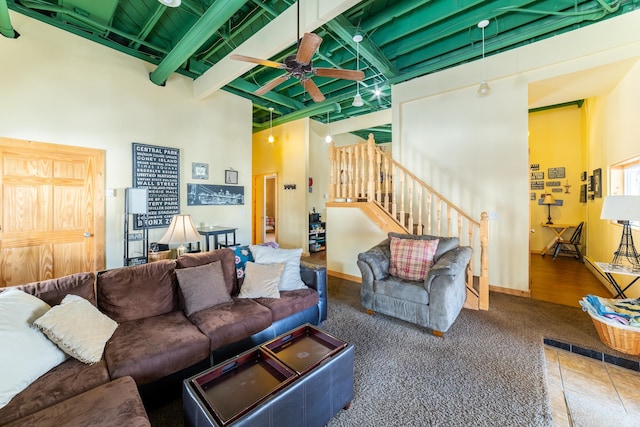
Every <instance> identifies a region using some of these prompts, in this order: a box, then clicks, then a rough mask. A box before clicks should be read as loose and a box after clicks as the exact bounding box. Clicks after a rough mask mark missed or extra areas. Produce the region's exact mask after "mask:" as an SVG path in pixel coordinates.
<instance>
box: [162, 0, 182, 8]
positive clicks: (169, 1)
mask: <svg viewBox="0 0 640 427" xmlns="http://www.w3.org/2000/svg"><path fill="white" fill-rule="evenodd" d="M158 1H159V2H160V3H162V4H163V5H165V6H167V7H178V6H180V3H182V0H158Z"/></svg>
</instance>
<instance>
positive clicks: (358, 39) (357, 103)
mask: <svg viewBox="0 0 640 427" xmlns="http://www.w3.org/2000/svg"><path fill="white" fill-rule="evenodd" d="M353 41H354V42H356V71H360V42H361V41H362V36H361V35H360V34H356V35H355V36H353ZM351 105H353V106H354V107H362V106H363V105H364V102H363V101H362V96H361V95H360V82H359V81H357V80H356V96H354V97H353V102H352V103H351Z"/></svg>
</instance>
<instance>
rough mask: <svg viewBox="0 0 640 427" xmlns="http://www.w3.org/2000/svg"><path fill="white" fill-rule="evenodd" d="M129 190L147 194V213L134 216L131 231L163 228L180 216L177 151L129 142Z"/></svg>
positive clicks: (176, 149) (178, 153) (175, 149)
mask: <svg viewBox="0 0 640 427" xmlns="http://www.w3.org/2000/svg"><path fill="white" fill-rule="evenodd" d="M131 147H132V159H133V187H136V188H147V189H148V190H149V198H148V203H149V213H148V214H147V215H145V216H143V215H134V223H133V228H134V229H135V230H140V229H141V228H142V227H143V226H144V225H146V226H147V227H148V228H163V227H168V226H169V224H171V218H173V215H175V214H179V213H180V149H178V148H171V147H163V146H158V145H147V144H139V143H137V142H133V143H132V144H131Z"/></svg>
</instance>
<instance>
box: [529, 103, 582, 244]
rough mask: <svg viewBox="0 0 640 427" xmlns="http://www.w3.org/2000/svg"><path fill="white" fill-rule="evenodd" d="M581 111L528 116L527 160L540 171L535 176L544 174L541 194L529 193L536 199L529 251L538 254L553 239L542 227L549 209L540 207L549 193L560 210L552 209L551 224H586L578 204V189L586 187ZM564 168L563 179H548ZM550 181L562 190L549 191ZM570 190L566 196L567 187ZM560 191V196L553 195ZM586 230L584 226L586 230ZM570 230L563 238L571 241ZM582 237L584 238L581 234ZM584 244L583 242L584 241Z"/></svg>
mask: <svg viewBox="0 0 640 427" xmlns="http://www.w3.org/2000/svg"><path fill="white" fill-rule="evenodd" d="M583 117H584V114H583V110H582V109H580V108H578V107H577V106H575V105H573V106H567V107H562V108H555V109H551V110H545V111H539V112H534V113H530V114H529V159H530V163H531V164H538V165H539V166H540V169H539V170H538V171H533V170H532V171H531V172H532V173H534V172H542V173H544V180H543V181H544V183H545V187H544V190H531V192H532V193H535V195H536V199H535V200H531V201H530V207H531V213H530V215H531V230H532V234H531V235H530V241H529V244H530V250H531V251H532V252H533V253H540V252H541V251H542V249H543V248H544V247H545V245H546V244H547V243H548V242H549V240H550V239H553V237H554V236H555V235H554V233H553V232H552V230H550V229H548V228H545V227H542V225H541V224H542V223H546V222H547V217H548V212H549V211H548V208H547V206H546V205H539V204H538V201H539V200H540V199H541V198H542V195H543V194H544V193H550V194H551V195H552V196H553V197H554V199H556V200H562V202H563V205H562V206H551V221H552V222H553V223H554V224H578V223H580V222H581V221H584V220H585V215H586V207H587V204H586V203H580V185H581V184H586V181H585V182H582V181H581V180H580V179H581V177H580V174H581V173H582V171H586V170H587V165H586V146H585V138H584V131H583V129H584V125H583ZM557 167H564V168H565V178H562V179H551V178H549V174H548V173H549V168H557ZM550 181H554V182H557V181H560V182H561V184H562V186H561V187H548V186H547V185H546V184H547V183H548V182H550ZM567 183H568V184H569V185H571V187H569V190H568V191H569V193H567V192H566V191H567V189H566V187H564V185H566V184H567ZM554 188H559V189H560V190H562V192H552V189H554ZM587 228H588V226H585V231H584V232H583V233H585V234H586V229H587ZM571 231H572V230H569V231H567V233H566V236H565V237H567V238H568V237H570V233H571ZM583 236H584V234H583ZM583 240H585V239H583Z"/></svg>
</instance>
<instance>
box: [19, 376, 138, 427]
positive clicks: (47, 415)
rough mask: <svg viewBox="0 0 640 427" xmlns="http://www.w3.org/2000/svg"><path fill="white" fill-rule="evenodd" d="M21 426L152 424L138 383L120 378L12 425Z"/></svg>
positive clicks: (103, 426) (117, 426) (130, 425)
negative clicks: (139, 391) (139, 392)
mask: <svg viewBox="0 0 640 427" xmlns="http://www.w3.org/2000/svg"><path fill="white" fill-rule="evenodd" d="M8 425H9V426H11V427H17V426H36V425H37V426H39V427H49V426H51V427H57V426H98V425H99V426H101V427H110V426H113V427H120V426H128V427H143V426H150V425H151V423H150V422H149V418H148V417H147V413H146V412H145V409H144V405H143V403H142V399H141V398H140V394H138V389H137V387H136V383H135V382H134V381H133V380H132V379H131V378H120V379H117V380H115V381H111V382H109V383H106V384H102V385H101V386H98V387H96V388H94V389H91V390H88V391H86V392H84V393H82V394H79V395H77V396H74V397H72V398H70V399H67V400H64V401H62V402H60V403H57V404H56V405H53V406H50V407H48V408H46V409H43V410H41V411H39V412H36V413H34V414H31V415H28V416H27V417H25V418H22V419H19V420H16V421H14V422H13V423H10V424H8Z"/></svg>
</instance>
